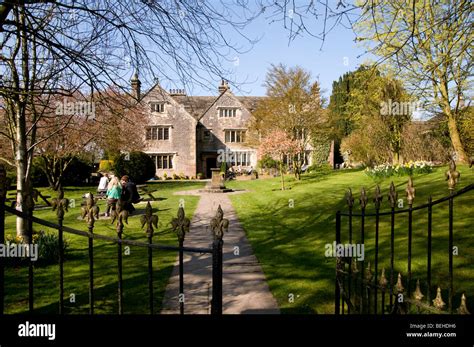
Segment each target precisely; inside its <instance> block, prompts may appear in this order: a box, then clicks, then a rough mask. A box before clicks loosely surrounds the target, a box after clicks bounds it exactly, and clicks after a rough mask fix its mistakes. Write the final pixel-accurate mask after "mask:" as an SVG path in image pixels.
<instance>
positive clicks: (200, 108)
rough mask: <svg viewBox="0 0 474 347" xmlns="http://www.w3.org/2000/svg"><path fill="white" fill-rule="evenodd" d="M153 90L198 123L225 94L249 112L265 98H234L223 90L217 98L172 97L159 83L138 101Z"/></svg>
mask: <svg viewBox="0 0 474 347" xmlns="http://www.w3.org/2000/svg"><path fill="white" fill-rule="evenodd" d="M154 89H158V90H159V91H160V92H161V93H166V94H167V95H169V96H170V97H171V98H172V99H173V100H174V101H176V102H177V103H178V104H181V105H183V107H184V109H185V110H186V112H187V113H188V114H190V115H191V116H192V117H193V118H195V119H196V120H197V121H199V120H200V119H201V118H202V117H203V116H204V114H205V113H206V112H207V111H208V110H209V109H210V108H211V107H212V106H213V105H214V104H215V103H216V102H217V101H218V100H219V99H220V98H221V97H222V96H223V95H224V94H226V93H227V92H229V94H231V95H232V97H234V98H236V99H237V100H238V101H239V102H240V103H241V104H242V105H243V106H244V107H245V108H246V109H247V110H249V111H250V112H253V111H255V109H256V108H257V105H258V102H259V101H260V100H262V99H264V98H265V97H264V96H235V95H234V94H232V92H231V91H230V89H227V90H225V91H224V92H222V93H220V94H219V95H217V96H189V95H173V94H170V93H168V92H167V91H166V90H165V89H163V88H162V87H161V86H160V85H159V83H156V84H155V85H154V86H153V87H151V88H150V89H149V90H148V91H147V92H146V93H145V94H144V95H142V97H141V98H140V100H143V99H144V98H145V97H146V96H148V94H150V92H151V91H152V90H154Z"/></svg>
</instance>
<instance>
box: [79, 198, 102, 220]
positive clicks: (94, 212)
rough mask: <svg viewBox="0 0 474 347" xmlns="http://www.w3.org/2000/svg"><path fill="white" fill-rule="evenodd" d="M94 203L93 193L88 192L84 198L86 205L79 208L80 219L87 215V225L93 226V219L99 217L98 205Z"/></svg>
mask: <svg viewBox="0 0 474 347" xmlns="http://www.w3.org/2000/svg"><path fill="white" fill-rule="evenodd" d="M95 203H96V201H95V199H94V195H92V193H90V192H89V193H88V196H87V199H86V205H85V206H84V207H82V208H81V217H82V219H84V218H86V217H87V218H86V220H87V224H89V226H93V225H94V221H95V220H96V219H99V206H97V205H96V204H95Z"/></svg>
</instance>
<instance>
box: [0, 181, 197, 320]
mask: <svg viewBox="0 0 474 347" xmlns="http://www.w3.org/2000/svg"><path fill="white" fill-rule="evenodd" d="M152 185H154V187H153V188H155V187H156V188H157V189H158V192H157V193H155V194H154V195H155V197H158V199H159V201H155V202H153V203H152V206H153V209H154V213H156V214H158V216H159V228H158V230H155V236H154V237H153V241H154V243H160V244H165V245H177V237H176V235H175V234H174V233H172V232H171V230H170V221H171V219H172V218H174V217H175V216H176V213H177V210H178V206H179V203H180V199H183V200H184V204H185V211H186V214H187V217H189V218H191V217H192V214H193V212H194V210H195V208H196V205H197V201H198V197H196V196H189V195H187V196H177V195H173V193H174V192H176V191H180V190H188V189H197V188H200V187H202V186H203V183H199V182H172V181H171V182H157V183H152ZM90 190H91V191H92V192H94V191H95V187H90V188H87V187H86V188H83V187H81V188H66V189H65V197H67V198H69V199H75V201H76V207H75V208H71V209H70V210H69V212H68V213H66V216H65V219H64V225H67V226H69V227H72V228H75V229H79V230H84V231H86V230H87V224H86V222H85V221H82V220H79V219H78V217H79V214H80V202H81V201H82V198H81V197H82V195H83V194H84V193H86V192H88V191H90ZM42 191H43V192H44V193H45V194H47V195H53V196H54V194H52V192H51V191H49V190H47V189H42ZM99 206H100V210H101V212H104V211H105V202H104V201H100V202H99ZM136 207H137V209H143V208H144V207H145V205H137V206H136ZM7 215H8V214H7ZM34 215H35V216H36V217H38V218H42V219H45V220H48V221H53V222H55V221H56V220H57V219H56V215H55V213H54V212H52V211H51V209H46V210H37V211H35V214H34ZM139 219H140V216H139V215H135V216H131V217H130V218H129V223H128V225H125V228H124V233H123V238H124V239H125V238H126V239H131V240H140V241H144V242H146V240H147V239H146V235H145V232H144V231H143V230H142V229H141V228H140V222H139ZM14 226H15V218H14V217H13V216H11V215H8V216H7V217H6V234H7V235H10V236H13V235H14V234H15V228H14ZM34 229H35V230H45V231H50V232H53V231H52V230H48V228H45V227H43V226H39V225H34ZM54 232H56V231H54ZM94 232H95V233H97V234H99V233H100V234H103V235H109V236H114V237H115V236H116V231H115V226H113V225H111V224H110V220H105V219H104V220H99V221H96V223H95V229H94ZM160 233H161V234H160ZM65 239H66V241H67V242H68V244H69V252H68V254H67V258H66V262H65V264H64V293H65V301H64V302H65V307H66V308H65V310H66V313H79V314H81V313H82V314H84V313H88V300H89V297H88V285H89V280H88V274H89V263H88V248H87V245H88V239H87V238H85V237H81V236H76V235H72V234H68V233H65ZM176 256H177V254H176V253H175V252H169V251H156V250H155V251H154V256H153V268H154V293H155V298H154V299H155V303H154V306H155V310H156V311H159V310H160V307H161V301H162V298H163V294H164V289H165V286H166V284H167V283H168V279H169V276H170V274H171V270H172V268H173V264H174V261H175V259H176ZM147 259H148V258H147V250H146V249H145V248H141V247H133V246H131V248H130V255H124V256H123V295H124V299H123V302H124V313H148V312H149V311H148V310H149V309H148V282H147V281H148V280H147V278H148V277H147V269H148V260H147ZM5 272H6V273H5V276H6V281H5V291H6V297H5V304H6V309H5V312H6V313H8V314H11V313H21V312H25V311H26V310H27V309H28V276H27V273H28V271H27V268H24V267H18V268H12V267H7V268H6V271H5ZM94 276H95V278H94V285H95V294H94V295H95V312H96V313H99V314H100V313H103V314H104V313H109V314H110V313H117V246H116V245H115V244H112V243H107V242H104V241H101V240H96V241H94ZM34 278H35V295H34V297H35V311H36V312H39V313H56V312H58V297H59V289H58V288H59V267H58V265H50V266H45V267H37V268H35V276H34ZM71 294H74V295H75V303H71V302H70V300H69V299H70V295H71Z"/></svg>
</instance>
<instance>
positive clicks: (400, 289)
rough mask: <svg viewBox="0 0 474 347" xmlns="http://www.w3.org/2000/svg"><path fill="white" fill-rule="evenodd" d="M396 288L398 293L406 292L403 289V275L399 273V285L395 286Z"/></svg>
mask: <svg viewBox="0 0 474 347" xmlns="http://www.w3.org/2000/svg"><path fill="white" fill-rule="evenodd" d="M395 288H396V289H397V292H398V293H403V291H404V290H405V288H404V287H403V282H402V274H401V273H400V272H399V273H398V280H397V284H396V285H395Z"/></svg>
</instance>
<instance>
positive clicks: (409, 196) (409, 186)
mask: <svg viewBox="0 0 474 347" xmlns="http://www.w3.org/2000/svg"><path fill="white" fill-rule="evenodd" d="M405 191H406V192H407V201H408V205H413V200H415V187H414V186H413V178H412V177H411V176H410V177H408V184H407V189H406V190H405Z"/></svg>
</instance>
